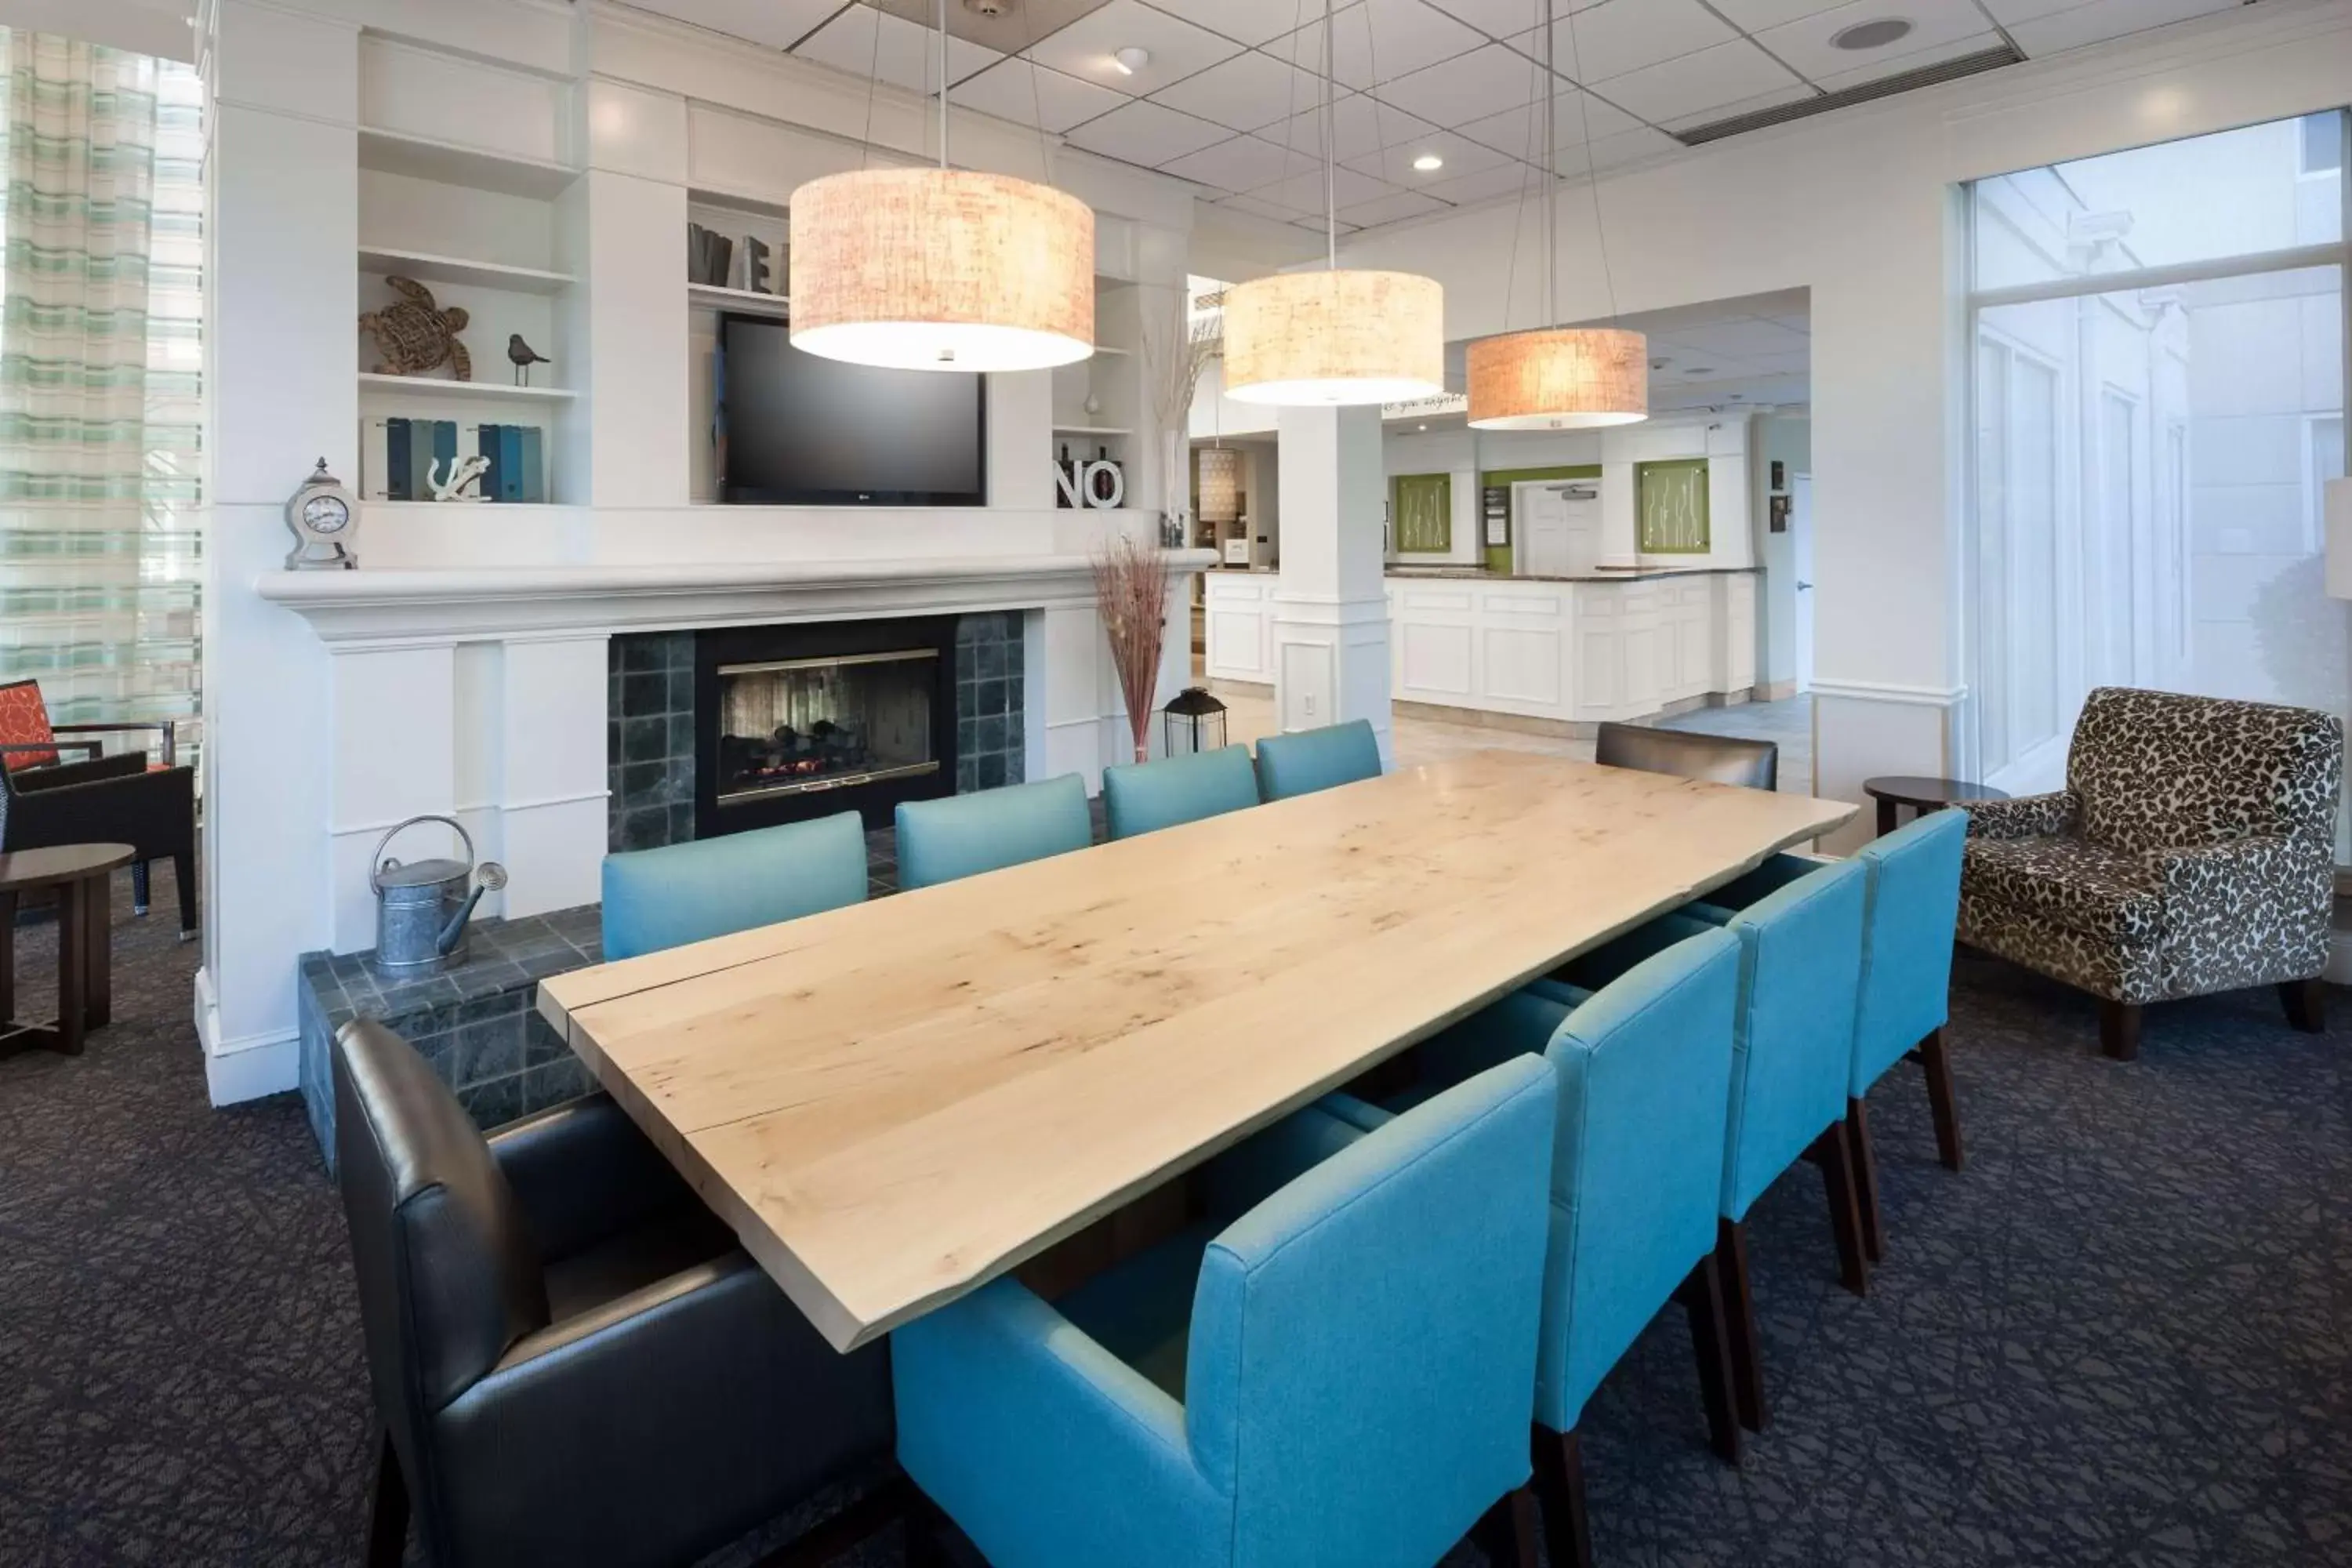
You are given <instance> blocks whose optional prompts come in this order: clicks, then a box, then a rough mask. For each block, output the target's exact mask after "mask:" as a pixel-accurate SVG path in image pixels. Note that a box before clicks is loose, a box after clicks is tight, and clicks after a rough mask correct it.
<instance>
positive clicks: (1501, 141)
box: [1455, 90, 1642, 162]
mask: <svg viewBox="0 0 2352 1568" xmlns="http://www.w3.org/2000/svg"><path fill="white" fill-rule="evenodd" d="M1540 108H1541V106H1540V105H1538V104H1533V103H1530V104H1527V105H1524V106H1522V107H1520V108H1518V109H1507V110H1503V112H1501V113H1500V114H1490V115H1487V116H1486V118H1485V119H1483V120H1474V121H1470V123H1468V124H1467V125H1462V126H1457V127H1455V129H1456V130H1457V131H1458V132H1460V133H1461V134H1463V135H1465V136H1467V137H1469V138H1470V139H1471V140H1472V141H1474V142H1484V143H1485V144H1486V145H1487V146H1489V147H1492V148H1494V149H1496V151H1497V152H1502V153H1509V154H1511V156H1513V157H1515V158H1526V159H1528V160H1529V161H1531V162H1534V161H1540V160H1541V158H1542V157H1543V147H1542V143H1543V131H1542V128H1541V127H1540V126H1539V125H1538V123H1537V121H1538V119H1539V118H1540V115H1539V112H1538V111H1539V110H1540ZM1641 125H1642V121H1638V120H1636V119H1634V118H1633V116H1632V115H1630V114H1628V113H1626V112H1625V111H1624V110H1622V109H1619V108H1618V107H1617V106H1616V105H1614V104H1612V103H1607V102H1604V101H1602V100H1600V99H1598V98H1595V97H1593V96H1592V95H1591V93H1589V92H1577V91H1574V90H1570V91H1568V92H1563V93H1561V94H1560V95H1559V102H1558V103H1557V104H1556V105H1554V107H1553V109H1552V142H1553V145H1554V146H1555V148H1557V149H1558V150H1559V152H1560V153H1561V154H1562V155H1563V157H1565V155H1566V153H1567V152H1568V151H1569V149H1570V148H1574V147H1580V146H1582V145H1583V144H1584V142H1585V140H1586V135H1585V132H1586V128H1587V127H1588V126H1590V127H1591V134H1592V135H1593V136H1595V137H1601V136H1614V135H1617V134H1619V133H1620V132H1626V131H1634V130H1639V129H1640V128H1641Z"/></svg>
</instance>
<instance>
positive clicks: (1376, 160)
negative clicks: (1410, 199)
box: [1347, 132, 1513, 191]
mask: <svg viewBox="0 0 2352 1568" xmlns="http://www.w3.org/2000/svg"><path fill="white" fill-rule="evenodd" d="M1431 154H1434V155H1435V156H1436V157H1438V158H1440V159H1442V160H1443V163H1440V165H1439V166H1438V167H1437V168H1434V169H1430V170H1426V171H1424V170H1421V169H1416V168H1414V167H1413V166H1412V164H1413V160H1414V159H1416V158H1421V157H1423V156H1427V155H1431ZM1512 161H1513V160H1511V159H1509V158H1507V157H1505V156H1504V155H1503V154H1502V153H1497V152H1496V151H1495V150H1494V149H1493V148H1492V147H1482V146H1480V145H1479V144H1478V143H1477V142H1472V141H1470V140H1468V139H1467V138H1465V137H1461V136H1455V135H1452V134H1450V133H1448V132H1438V133H1436V134H1435V135H1433V136H1416V137H1414V138H1413V139H1412V141H1410V142H1398V143H1397V144H1396V145H1395V146H1393V147H1391V148H1389V149H1387V150H1386V151H1385V152H1381V153H1366V154H1365V155H1364V156H1362V157H1360V158H1350V159H1349V160H1348V162H1347V166H1348V167H1349V168H1350V169H1353V170H1355V171H1356V172H1357V173H1358V174H1370V175H1373V176H1375V177H1376V178H1379V179H1383V180H1386V181H1387V182H1388V183H1389V184H1392V185H1398V186H1402V188H1404V189H1405V190H1409V191H1417V190H1425V189H1427V188H1428V187H1429V186H1430V185H1432V184H1435V183H1436V182H1437V181H1439V180H1444V179H1448V178H1454V177H1458V176H1460V175H1463V174H1477V173H1478V172H1479V171H1480V170H1483V169H1495V168H1500V167H1502V166H1503V165H1505V164H1507V163H1511V162H1512Z"/></svg>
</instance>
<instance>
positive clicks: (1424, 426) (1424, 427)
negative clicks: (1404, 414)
mask: <svg viewBox="0 0 2352 1568" xmlns="http://www.w3.org/2000/svg"><path fill="white" fill-rule="evenodd" d="M1421 428H1423V430H1426V429H1428V428H1429V426H1426V425H1423V426H1421Z"/></svg>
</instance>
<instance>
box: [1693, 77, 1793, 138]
mask: <svg viewBox="0 0 2352 1568" xmlns="http://www.w3.org/2000/svg"><path fill="white" fill-rule="evenodd" d="M1820 96H1821V93H1820V91H1819V90H1818V89H1815V88H1814V87H1813V86H1812V84H1811V83H1810V82H1796V83H1794V84H1792V85H1790V86H1788V87H1776V88H1774V89H1772V90H1771V91H1769V92H1759V93H1758V94H1757V95H1756V96H1755V97H1754V98H1743V99H1741V100H1739V101H1738V102H1737V103H1721V104H1717V105H1716V106H1715V107H1714V108H1712V109H1703V110H1699V111H1698V112H1697V113H1696V114H1684V115H1677V116H1676V117H1675V118H1674V119H1672V120H1669V121H1664V124H1663V125H1662V127H1661V128H1662V129H1664V130H1667V131H1675V132H1681V131H1689V130H1692V129H1695V128H1696V127H1697V126H1701V125H1712V124H1714V123H1715V122H1716V121H1718V120H1737V119H1738V118H1739V117H1740V116H1741V115H1743V114H1760V113H1762V112H1763V111H1764V110H1768V109H1780V108H1782V107H1784V106H1786V105H1788V104H1791V103H1801V102H1803V101H1804V100H1806V99H1809V98H1819V97H1820Z"/></svg>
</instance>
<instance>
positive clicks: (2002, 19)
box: [1984, 0, 2090, 27]
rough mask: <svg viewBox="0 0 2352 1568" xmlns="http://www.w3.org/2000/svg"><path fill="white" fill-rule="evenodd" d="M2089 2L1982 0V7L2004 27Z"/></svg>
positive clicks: (2069, 9)
mask: <svg viewBox="0 0 2352 1568" xmlns="http://www.w3.org/2000/svg"><path fill="white" fill-rule="evenodd" d="M2089 3H2090V0H1984V7H1985V9H1986V10H1988V11H1990V12H1991V13H1992V19H1993V20H1994V21H1996V22H1999V23H2000V25H2001V26H2004V27H2006V26H2009V25H2010V24H2011V23H2012V22H2031V21H2033V20H2034V19H2035V18H2037V17H2041V16H2054V15H2056V14H2057V13H2058V12H2060V11H2072V10H2073V9H2074V7H2075V6H2077V5H2088V4H2089Z"/></svg>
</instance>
